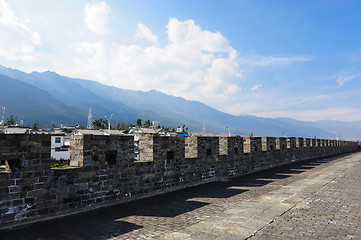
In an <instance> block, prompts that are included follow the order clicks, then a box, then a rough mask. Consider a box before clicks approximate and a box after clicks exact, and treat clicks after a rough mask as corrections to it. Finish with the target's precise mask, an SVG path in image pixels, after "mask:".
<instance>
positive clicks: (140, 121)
mask: <svg viewBox="0 0 361 240" xmlns="http://www.w3.org/2000/svg"><path fill="white" fill-rule="evenodd" d="M137 126H138V127H141V126H142V119H141V118H138V119H137Z"/></svg>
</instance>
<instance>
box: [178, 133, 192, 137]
mask: <svg viewBox="0 0 361 240" xmlns="http://www.w3.org/2000/svg"><path fill="white" fill-rule="evenodd" d="M177 135H178V136H182V137H190V135H189V134H188V133H177Z"/></svg>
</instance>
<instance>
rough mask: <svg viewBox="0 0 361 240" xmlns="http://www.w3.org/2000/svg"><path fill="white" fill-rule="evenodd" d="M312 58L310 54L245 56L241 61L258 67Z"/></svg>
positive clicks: (307, 60)
mask: <svg viewBox="0 0 361 240" xmlns="http://www.w3.org/2000/svg"><path fill="white" fill-rule="evenodd" d="M311 60H312V57H308V56H297V57H275V56H260V55H252V56H244V57H242V58H241V63H242V64H246V65H250V66H258V67H268V66H273V65H289V64H292V63H295V62H309V61H311Z"/></svg>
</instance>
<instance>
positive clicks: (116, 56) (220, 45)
mask: <svg viewBox="0 0 361 240" xmlns="http://www.w3.org/2000/svg"><path fill="white" fill-rule="evenodd" d="M143 26H144V25H138V29H139V28H143ZM144 27H145V26H144ZM144 29H145V28H143V30H144ZM167 29H168V40H169V41H168V44H166V45H165V46H162V47H159V46H156V45H152V46H148V47H143V46H140V45H119V44H115V43H113V44H108V45H104V44H101V43H90V42H79V43H78V44H77V47H76V52H77V54H76V63H75V64H73V65H71V66H70V65H68V66H67V67H64V68H63V70H64V71H65V72H67V73H66V74H68V75H72V76H74V75H75V76H77V77H83V78H85V77H86V78H89V79H95V80H98V81H100V82H102V83H105V84H109V85H113V86H117V87H121V88H128V89H137V90H150V89H157V90H160V91H162V92H165V93H168V94H172V95H176V96H183V97H185V98H188V99H194V100H206V99H213V98H214V97H215V96H217V97H219V98H222V97H226V96H227V95H228V94H236V93H237V92H238V91H239V90H240V83H241V81H242V71H241V69H240V66H239V64H238V54H237V51H236V50H234V49H233V48H232V47H231V46H230V45H229V41H228V40H227V39H226V38H225V37H223V36H222V35H221V34H220V33H212V32H209V31H205V30H202V29H201V28H200V27H199V26H197V25H195V24H194V22H193V21H192V20H189V21H185V22H182V21H179V20H177V19H174V18H172V19H170V20H169V23H168V25H167ZM143 33H144V32H143ZM149 33H151V32H150V31H149ZM143 36H144V34H143ZM149 36H151V35H148V37H149ZM152 36H153V34H152ZM153 39H155V38H153ZM64 71H62V72H64ZM69 71H71V73H69Z"/></svg>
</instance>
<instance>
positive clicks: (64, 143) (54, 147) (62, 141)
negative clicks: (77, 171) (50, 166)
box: [51, 134, 70, 160]
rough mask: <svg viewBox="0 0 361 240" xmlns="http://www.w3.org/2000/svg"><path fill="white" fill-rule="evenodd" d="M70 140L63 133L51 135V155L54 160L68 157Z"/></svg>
mask: <svg viewBox="0 0 361 240" xmlns="http://www.w3.org/2000/svg"><path fill="white" fill-rule="evenodd" d="M69 142H70V140H69V138H67V137H66V136H65V134H53V135H51V157H52V158H53V159H55V160H61V159H62V160H68V159H69V156H70V154H69V144H70V143H69Z"/></svg>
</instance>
